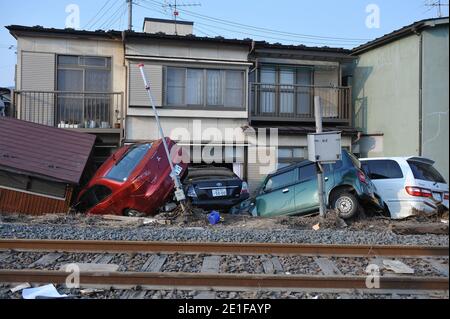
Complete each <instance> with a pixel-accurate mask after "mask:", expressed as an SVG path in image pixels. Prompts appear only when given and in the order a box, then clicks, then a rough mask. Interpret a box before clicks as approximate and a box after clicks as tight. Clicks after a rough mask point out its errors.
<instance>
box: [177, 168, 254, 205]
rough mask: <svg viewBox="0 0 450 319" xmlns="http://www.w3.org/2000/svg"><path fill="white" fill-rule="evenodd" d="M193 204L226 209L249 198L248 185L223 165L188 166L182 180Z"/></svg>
mask: <svg viewBox="0 0 450 319" xmlns="http://www.w3.org/2000/svg"><path fill="white" fill-rule="evenodd" d="M184 184H185V189H186V196H187V197H188V198H189V200H190V201H191V202H192V205H193V206H196V207H200V208H204V209H216V210H228V209H229V208H230V207H232V206H234V205H236V204H239V203H240V202H242V201H244V200H246V199H248V198H249V192H248V185H247V183H246V182H244V181H242V180H241V179H240V178H239V177H238V176H237V175H236V174H234V173H233V172H232V171H231V170H230V169H228V168H225V167H214V166H199V167H190V168H189V171H188V175H187V177H186V178H185V180H184Z"/></svg>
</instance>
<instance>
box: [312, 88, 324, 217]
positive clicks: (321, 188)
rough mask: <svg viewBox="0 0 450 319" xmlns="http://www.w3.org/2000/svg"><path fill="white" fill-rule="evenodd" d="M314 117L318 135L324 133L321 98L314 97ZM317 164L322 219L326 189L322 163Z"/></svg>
mask: <svg viewBox="0 0 450 319" xmlns="http://www.w3.org/2000/svg"><path fill="white" fill-rule="evenodd" d="M314 117H315V119H316V133H322V130H323V129H322V107H321V105H320V96H314ZM316 164H317V185H318V192H319V194H318V195H319V214H320V217H325V214H326V205H325V191H324V189H325V187H324V179H323V168H322V165H321V164H320V162H316Z"/></svg>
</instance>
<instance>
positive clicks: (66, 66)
mask: <svg viewBox="0 0 450 319" xmlns="http://www.w3.org/2000/svg"><path fill="white" fill-rule="evenodd" d="M57 67H58V68H57V90H58V91H61V92H67V93H59V94H58V95H57V103H58V105H57V107H58V109H57V114H58V122H65V123H66V124H67V123H69V124H85V125H87V122H88V121H90V120H95V121H96V122H98V123H96V125H99V126H100V123H101V122H108V123H109V122H110V117H111V110H110V108H111V101H110V97H109V96H108V95H105V94H99V93H109V92H110V91H111V59H110V58H104V57H91V56H72V55H60V56H58V66H57ZM86 92H90V93H95V94H80V93H86Z"/></svg>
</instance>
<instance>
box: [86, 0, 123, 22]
mask: <svg viewBox="0 0 450 319" xmlns="http://www.w3.org/2000/svg"><path fill="white" fill-rule="evenodd" d="M116 4H117V2H113V3H112V5H111V6H109V7H108V9H106V10H105V11H104V12H103V14H102V15H100V16H99V17H98V18H97V19H96V20H95V21H94V22H93V23H92V24H91V25H90V27H89V29H94V26H95V25H97V23H101V21H102V19H103V18H104V17H105V16H106V15H107V14H108V12H110V11H111V9H112V8H114V7H115V5H116ZM122 4H123V3H122ZM122 4H119V7H121V6H122ZM100 29H101V28H100Z"/></svg>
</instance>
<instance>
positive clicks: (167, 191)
mask: <svg viewBox="0 0 450 319" xmlns="http://www.w3.org/2000/svg"><path fill="white" fill-rule="evenodd" d="M166 141H167V144H168V146H169V150H170V154H171V160H172V162H173V163H174V164H175V172H176V173H177V174H178V175H180V177H183V176H184V175H185V174H186V173H187V163H184V162H183V161H180V159H181V158H182V156H183V153H182V152H183V150H182V148H180V147H178V146H177V145H176V144H175V142H174V141H172V140H170V139H169V138H166ZM170 174H171V169H170V165H169V161H168V160H167V156H166V153H165V150H164V144H163V142H162V140H158V141H155V142H152V143H141V144H134V145H128V146H124V147H122V148H120V149H119V150H118V151H117V152H115V153H114V154H113V155H111V156H110V157H109V158H108V160H107V161H106V162H105V163H104V164H103V165H102V166H101V167H100V168H99V169H98V171H97V172H96V174H95V175H94V177H93V178H92V179H91V180H90V182H89V183H88V185H87V186H86V187H85V188H84V189H83V190H82V191H81V192H80V194H79V195H78V198H77V204H76V205H75V208H76V209H77V210H78V211H81V212H85V213H87V214H94V215H97V214H113V215H126V216H136V215H153V214H156V213H157V211H158V208H160V207H161V206H162V205H163V204H164V203H165V202H166V201H167V200H168V199H170V196H171V195H172V194H173V191H174V183H173V180H172V178H171V176H170Z"/></svg>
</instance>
